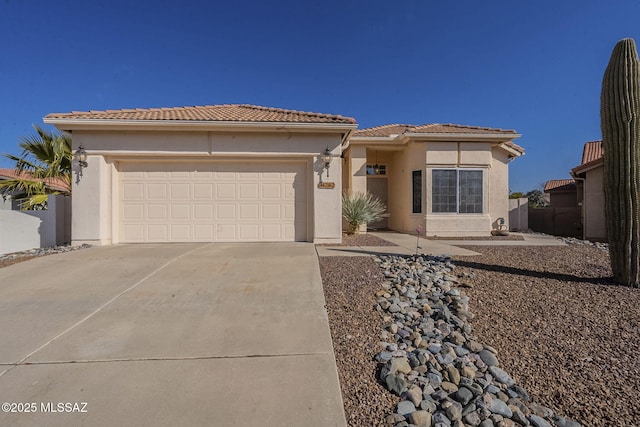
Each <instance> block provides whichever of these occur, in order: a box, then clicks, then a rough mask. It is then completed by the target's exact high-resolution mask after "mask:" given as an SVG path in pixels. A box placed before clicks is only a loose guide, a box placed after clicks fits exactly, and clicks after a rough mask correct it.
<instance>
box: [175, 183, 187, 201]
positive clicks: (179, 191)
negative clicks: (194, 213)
mask: <svg viewBox="0 0 640 427" xmlns="http://www.w3.org/2000/svg"><path fill="white" fill-rule="evenodd" d="M191 186H192V184H191V183H189V182H182V183H173V184H171V187H170V188H171V198H172V199H174V200H176V199H183V200H187V199H191V198H192V196H191V191H190V190H191Z"/></svg>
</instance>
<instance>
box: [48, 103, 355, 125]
mask: <svg viewBox="0 0 640 427" xmlns="http://www.w3.org/2000/svg"><path fill="white" fill-rule="evenodd" d="M45 119H74V120H77V119H88V120H180V121H214V122H217V121H225V122H264V123H271V122H288V123H291V122H294V123H347V124H355V123H356V121H355V119H353V118H351V117H344V116H339V115H331V114H321V113H309V112H305V111H296V110H285V109H282V108H271V107H260V106H257V105H247V104H224V105H206V106H194V107H173V108H136V109H123V110H106V111H94V110H91V111H74V112H71V113H52V114H48V115H47V116H46V117H45Z"/></svg>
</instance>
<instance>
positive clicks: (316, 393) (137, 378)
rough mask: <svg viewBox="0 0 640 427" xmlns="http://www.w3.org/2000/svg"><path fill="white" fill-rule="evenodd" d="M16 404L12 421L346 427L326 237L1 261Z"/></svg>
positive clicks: (2, 371) (0, 382)
mask: <svg viewBox="0 0 640 427" xmlns="http://www.w3.org/2000/svg"><path fill="white" fill-rule="evenodd" d="M3 402H7V403H10V404H11V403H14V404H15V405H12V406H11V407H9V409H10V410H16V411H20V413H5V412H0V425H16V426H33V425H47V426H79V425H87V426H103V425H104V426H113V425H118V426H160V425H171V426H180V425H188V426H205V425H206V426H240V425H241V426H289V425H305V426H344V425H345V424H346V423H345V419H344V412H343V408H342V400H341V395H340V387H339V382H338V375H337V371H336V364H335V359H334V355H333V349H332V344H331V337H330V333H329V327H328V320H327V315H326V311H325V308H324V296H323V293H322V284H321V279H320V272H319V269H318V263H317V257H316V253H315V250H314V247H313V245H311V244H304V243H300V244H223V243H215V244H166V245H117V246H106V247H97V248H91V249H85V250H80V251H75V252H69V253H65V254H60V255H52V256H48V257H43V258H38V259H34V260H31V261H28V262H24V263H21V264H16V265H13V266H10V267H6V268H3V269H0V403H3ZM32 404H35V405H32ZM59 404H62V406H61V405H59ZM65 404H69V405H65ZM3 410H6V407H5V405H3ZM27 410H29V411H30V413H25V411H27ZM68 410H70V411H73V412H65V411H68ZM83 410H84V411H83ZM54 411H56V413H53V412H54Z"/></svg>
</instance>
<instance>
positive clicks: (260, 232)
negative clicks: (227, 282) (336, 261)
mask: <svg viewBox="0 0 640 427" xmlns="http://www.w3.org/2000/svg"><path fill="white" fill-rule="evenodd" d="M118 169H119V171H120V173H119V181H120V184H119V185H120V188H119V192H120V206H119V209H120V215H119V217H120V220H119V222H120V224H119V236H120V241H121V242H127V243H132V242H212V241H217V242H241V241H245V242H278V241H305V240H306V237H307V235H306V228H307V227H306V217H307V198H306V169H305V164H304V163H302V162H298V163H286V162H269V163H256V162H243V163H224V162H220V163H193V162H190V163H188V162H184V163H182V162H172V163H126V162H122V163H120V165H119V168H118Z"/></svg>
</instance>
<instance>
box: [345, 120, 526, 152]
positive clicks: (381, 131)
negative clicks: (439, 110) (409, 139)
mask: <svg viewBox="0 0 640 427" xmlns="http://www.w3.org/2000/svg"><path fill="white" fill-rule="evenodd" d="M407 133H468V134H496V133H498V134H504V135H505V136H509V135H513V136H518V133H517V132H516V131H515V130H512V129H509V130H505V129H500V128H487V127H480V126H467V125H455V124H451V123H448V124H439V123H432V124H426V125H420V126H416V125H405V124H390V125H383V126H376V127H372V128H367V129H358V130H356V131H355V132H354V133H353V136H356V137H358V136H360V137H390V136H392V135H403V134H407ZM504 145H506V146H508V147H510V148H512V149H514V150H516V151H518V152H519V153H521V154H524V151H525V150H524V148H522V147H521V146H519V145H518V144H516V143H514V142H512V141H508V142H505V143H504Z"/></svg>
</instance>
